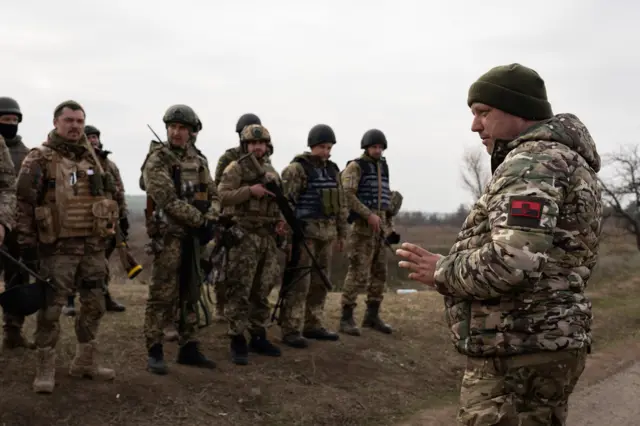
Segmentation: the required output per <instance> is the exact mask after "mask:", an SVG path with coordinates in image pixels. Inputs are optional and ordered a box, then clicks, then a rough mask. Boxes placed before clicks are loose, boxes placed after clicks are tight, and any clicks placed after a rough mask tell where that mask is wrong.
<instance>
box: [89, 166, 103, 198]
mask: <svg viewBox="0 0 640 426" xmlns="http://www.w3.org/2000/svg"><path fill="white" fill-rule="evenodd" d="M89 191H90V192H91V195H93V196H94V197H100V196H102V195H104V179H103V176H102V175H101V174H100V173H99V172H97V171H94V173H93V174H91V175H89Z"/></svg>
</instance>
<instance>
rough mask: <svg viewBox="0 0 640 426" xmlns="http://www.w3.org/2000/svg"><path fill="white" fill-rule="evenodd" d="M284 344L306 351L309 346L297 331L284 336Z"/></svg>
mask: <svg viewBox="0 0 640 426" xmlns="http://www.w3.org/2000/svg"><path fill="white" fill-rule="evenodd" d="M282 343H284V344H285V345H287V346H291V347H292V348H297V349H304V348H306V347H308V346H309V342H307V339H305V338H304V337H302V335H301V334H300V333H299V332H297V331H294V332H292V333H287V334H285V335H284V336H282Z"/></svg>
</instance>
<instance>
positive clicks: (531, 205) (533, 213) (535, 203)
mask: <svg viewBox="0 0 640 426" xmlns="http://www.w3.org/2000/svg"><path fill="white" fill-rule="evenodd" d="M545 203H546V199H544V198H541V197H523V196H518V197H510V198H509V214H508V216H507V226H521V227H525V228H541V222H542V209H543V208H544V206H545Z"/></svg>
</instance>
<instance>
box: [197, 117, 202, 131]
mask: <svg viewBox="0 0 640 426" xmlns="http://www.w3.org/2000/svg"><path fill="white" fill-rule="evenodd" d="M201 130H202V121H201V120H200V117H199V116H198V114H196V132H199V131H201Z"/></svg>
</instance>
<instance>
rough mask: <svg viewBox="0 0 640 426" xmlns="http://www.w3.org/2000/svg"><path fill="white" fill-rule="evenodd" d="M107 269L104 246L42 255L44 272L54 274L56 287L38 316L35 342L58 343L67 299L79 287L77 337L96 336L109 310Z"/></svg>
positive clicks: (88, 338) (41, 345)
mask: <svg viewBox="0 0 640 426" xmlns="http://www.w3.org/2000/svg"><path fill="white" fill-rule="evenodd" d="M105 272H106V271H105V264H104V250H102V251H97V252H94V253H87V254H84V255H63V254H56V255H52V256H46V257H41V258H40V273H41V274H42V275H44V276H48V277H49V278H51V280H52V284H53V291H51V293H50V295H48V297H47V307H46V308H45V309H41V310H40V311H38V314H37V317H36V331H35V343H36V346H37V347H38V348H46V347H55V346H56V344H57V343H58V339H59V337H60V314H61V312H62V307H63V306H64V305H65V304H66V303H67V296H68V295H69V294H74V293H75V292H76V291H77V292H78V293H79V294H80V312H79V314H78V315H76V318H75V331H76V337H77V339H78V342H79V343H89V342H90V341H92V340H95V338H96V334H97V333H98V326H99V325H100V319H101V318H102V316H103V315H104V312H105V310H106V307H105V301H104V294H103V288H104V280H105ZM76 286H77V287H76Z"/></svg>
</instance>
